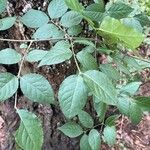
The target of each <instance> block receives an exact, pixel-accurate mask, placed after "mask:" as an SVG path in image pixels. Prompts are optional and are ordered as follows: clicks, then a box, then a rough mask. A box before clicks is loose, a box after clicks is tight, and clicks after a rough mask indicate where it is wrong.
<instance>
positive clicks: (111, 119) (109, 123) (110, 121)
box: [105, 115, 119, 126]
mask: <svg viewBox="0 0 150 150" xmlns="http://www.w3.org/2000/svg"><path fill="white" fill-rule="evenodd" d="M118 117H119V116H118V115H113V116H110V117H108V118H107V119H106V121H105V124H106V125H107V126H114V125H115V123H116V121H117V119H118Z"/></svg>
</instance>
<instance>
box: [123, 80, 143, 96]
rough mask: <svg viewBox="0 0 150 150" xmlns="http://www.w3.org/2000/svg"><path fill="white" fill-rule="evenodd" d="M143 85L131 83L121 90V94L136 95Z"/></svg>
mask: <svg viewBox="0 0 150 150" xmlns="http://www.w3.org/2000/svg"><path fill="white" fill-rule="evenodd" d="M141 84H142V83H141V82H131V83H129V84H127V85H125V86H123V87H122V88H121V89H120V92H121V93H123V94H129V95H134V94H135V93H136V92H137V91H138V89H139V87H140V85H141Z"/></svg>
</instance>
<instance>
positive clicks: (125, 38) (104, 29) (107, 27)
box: [99, 17, 143, 49]
mask: <svg viewBox="0 0 150 150" xmlns="http://www.w3.org/2000/svg"><path fill="white" fill-rule="evenodd" d="M99 31H101V32H99V34H100V35H102V36H103V37H104V38H105V39H106V40H107V41H109V42H111V43H113V44H117V43H121V44H122V45H123V46H126V47H128V48H131V49H135V48H137V47H139V45H140V44H141V43H142V41H143V34H142V33H139V32H137V31H136V30H134V29H133V28H130V27H127V26H125V25H124V24H122V23H121V22H120V21H119V20H116V19H114V18H110V17H106V18H105V19H104V20H103V22H102V23H101V26H100V28H99Z"/></svg>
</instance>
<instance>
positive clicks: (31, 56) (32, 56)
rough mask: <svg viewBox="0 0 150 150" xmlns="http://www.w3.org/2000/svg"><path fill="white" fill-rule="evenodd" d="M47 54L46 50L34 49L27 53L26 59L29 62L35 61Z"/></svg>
mask: <svg viewBox="0 0 150 150" xmlns="http://www.w3.org/2000/svg"><path fill="white" fill-rule="evenodd" d="M46 54H47V51H44V50H38V49H34V50H32V51H31V52H29V53H28V55H27V56H26V60H27V61H29V62H36V61H40V60H42V58H43V57H44V56H45V55H46Z"/></svg>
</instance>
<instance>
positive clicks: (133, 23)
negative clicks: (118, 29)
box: [122, 18, 143, 33]
mask: <svg viewBox="0 0 150 150" xmlns="http://www.w3.org/2000/svg"><path fill="white" fill-rule="evenodd" d="M122 21H123V23H124V24H125V25H126V26H128V27H131V28H135V29H136V30H137V32H141V33H142V32H143V27H142V26H141V24H140V22H139V21H138V20H136V19H135V18H124V19H123V20H122Z"/></svg>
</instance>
